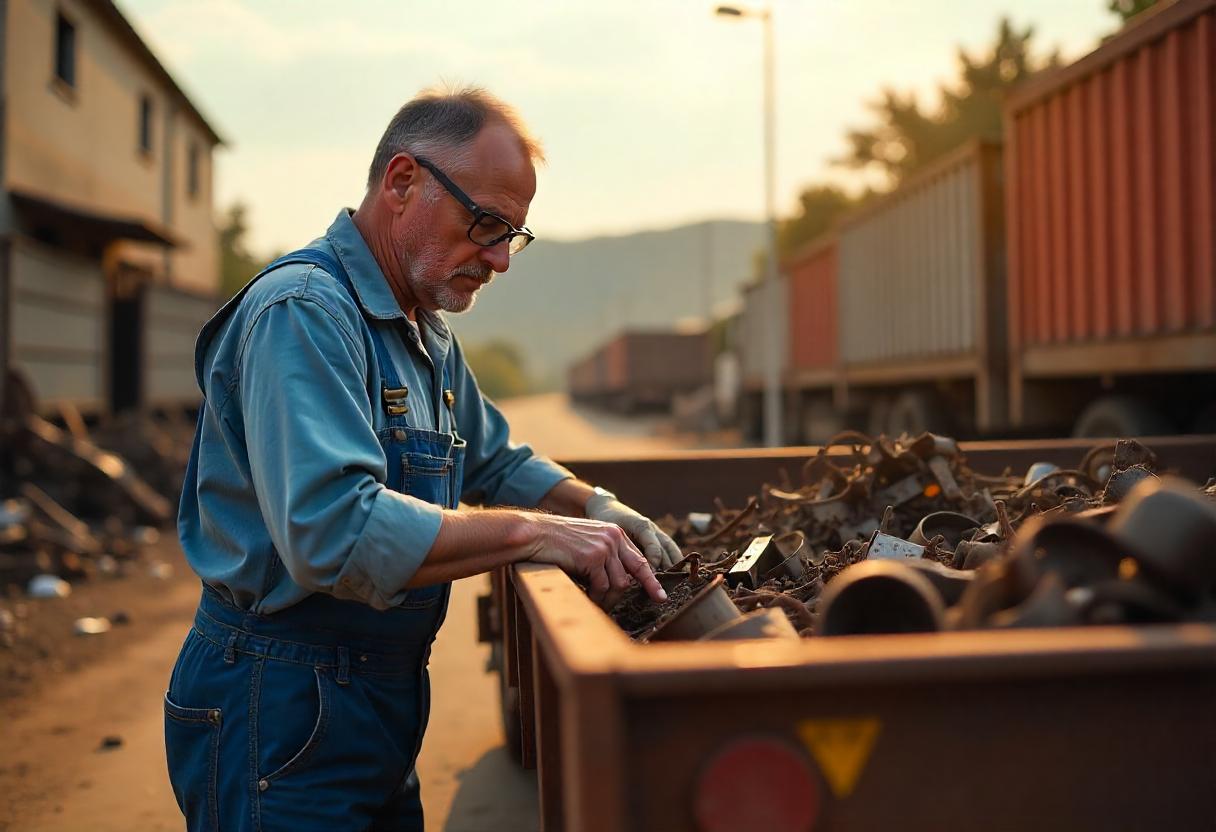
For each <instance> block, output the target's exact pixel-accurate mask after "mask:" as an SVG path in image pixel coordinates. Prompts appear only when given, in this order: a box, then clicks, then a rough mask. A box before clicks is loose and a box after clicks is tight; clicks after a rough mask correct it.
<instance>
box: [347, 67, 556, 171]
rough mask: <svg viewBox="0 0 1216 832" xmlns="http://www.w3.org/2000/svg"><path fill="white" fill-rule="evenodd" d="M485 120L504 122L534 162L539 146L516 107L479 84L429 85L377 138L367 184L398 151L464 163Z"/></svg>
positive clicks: (541, 155) (463, 165) (540, 158)
mask: <svg viewBox="0 0 1216 832" xmlns="http://www.w3.org/2000/svg"><path fill="white" fill-rule="evenodd" d="M489 123H499V124H505V125H506V126H507V127H508V128H510V129H511V131H512V132H514V133H515V135H516V136H518V137H519V143H520V147H521V148H523V150H524V152H525V153H527V154H528V158H529V159H531V160H532V161H533V162H543V161H544V160H545V153H544V150H543V149H542V148H541V145H540V142H538V141H537V140H536V139H535V138H534V137H533V136H532V135H531V134H530V133H529V132H528V128H527V127H526V126H524V123H523V121H522V120H521V119H520V117H519V115H518V114H517V113H516V112H515V110H514V109H513V108H512V107H511V106H510V105H508V104H506V103H505V102H503V101H501V100H500V99H498V98H496V97H495V96H493V95H491V94H490V93H489V92H487V91H486V90H484V89H482V88H481V87H460V88H432V89H428V90H423V91H422V92H421V93H420V94H419V95H418V96H417V97H415V98H414V99H412V100H411V101H408V102H406V104H405V106H403V107H402V108H401V109H400V110H398V111H397V114H396V115H395V116H393V119H392V121H390V122H389V123H388V127H387V128H386V129H385V131H384V135H383V136H381V137H380V143H379V144H377V145H376V154H375V156H373V157H372V164H371V167H370V168H369V169H368V172H367V187H368V189H369V190H370V189H372V188H375V187H377V186H378V185H379V184H380V180H381V179H383V178H384V172H385V171H386V170H388V165H389V162H391V161H392V160H393V157H394V156H396V155H397V154H398V153H409V154H411V155H414V156H424V157H426V158H428V159H430V160H431V161H433V162H435V163H436V164H440V163H442V164H444V165H445V166H447V167H451V168H452V169H454V170H461V169H464V168H467V167H468V164H469V159H468V147H469V145H471V144H472V142H473V139H475V138H476V137H477V134H478V133H480V132H481V129H482V128H483V127H485V126H486V125H487V124H489Z"/></svg>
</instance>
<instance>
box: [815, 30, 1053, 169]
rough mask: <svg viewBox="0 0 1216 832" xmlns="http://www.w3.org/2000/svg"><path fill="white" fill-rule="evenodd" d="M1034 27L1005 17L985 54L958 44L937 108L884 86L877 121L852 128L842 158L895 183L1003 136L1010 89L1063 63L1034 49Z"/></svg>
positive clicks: (874, 107) (876, 109)
mask: <svg viewBox="0 0 1216 832" xmlns="http://www.w3.org/2000/svg"><path fill="white" fill-rule="evenodd" d="M1033 36H1034V28H1033V27H1031V26H1027V27H1026V28H1025V29H1022V30H1021V31H1019V30H1017V29H1015V28H1014V26H1013V24H1012V23H1010V21H1009V20H1008V18H1004V19H1002V20H1001V22H1000V24H999V26H998V28H997V36H996V41H995V43H994V44H993V46H992V47H991V49H989V50H987V51H986V52H984V53H981V54H980V55H972V54H970V53H968V52H967V51H966V50H965V49H964V48H963V47H961V46H960V47H959V48H958V70H959V71H958V76H959V77H958V80H957V81H956V82H955V83H954V84H952V85H943V86H942V87H941V98H942V101H941V106H940V107H939V109H938V110H937V111H936V112H926V111H925V110H923V109H921V105H920V103H919V102H918V101H917V100H916V96H915V94H914V93H910V92H905V93H901V92H898V91H896V90H894V89H890V88H887V89H884V90H883V92H882V97H881V98H880V99H879V100H878V101H876V102H874V103H872V104H871V105H870V107H871V109H872V110H873V111H874V113H875V115H876V116H877V123H876V124H874V125H872V126H870V127H867V128H864V129H854V130H850V131H849V133H848V143H849V152H848V154H847V155H846V156H845V157H844V158H842V159H840V160H838V162H839V163H840V164H843V165H845V166H847V167H851V168H857V169H867V168H869V169H874V168H877V169H878V170H880V171H882V172H883V173H885V174H886V175H887V178H888V179H889V180H890V183H891V185H892V186H896V185H898V184H899V183H900V182H901V181H902V180H904V179H906V178H907V177H908V176H909V175H911V174H912V173H914V172H915V171H917V170H919V169H920V168H922V167H924V166H925V165H927V164H928V163H930V162H932V161H933V160H934V159H937V158H939V157H940V156H942V155H944V154H946V153H948V152H950V151H951V150H953V149H954V148H956V147H958V146H959V145H961V144H963V143H965V142H966V141H968V140H970V139H973V138H977V137H978V138H989V139H1000V138H1001V129H1002V121H1001V106H1002V101H1003V99H1004V96H1005V94H1006V93H1007V92H1008V91H1009V90H1010V89H1011V88H1012V87H1014V86H1015V85H1017V84H1019V83H1021V82H1022V81H1024V80H1026V79H1027V78H1028V77H1030V76H1031V75H1033V74H1034V73H1035V72H1037V71H1039V70H1041V69H1043V68H1045V67H1049V66H1055V65H1056V64H1058V62H1059V60H1058V56H1057V55H1055V54H1054V53H1053V54H1051V55H1049V56H1047V57H1046V58H1039V57H1036V56H1035V55H1034V53H1033V50H1032V48H1031V39H1032V38H1033Z"/></svg>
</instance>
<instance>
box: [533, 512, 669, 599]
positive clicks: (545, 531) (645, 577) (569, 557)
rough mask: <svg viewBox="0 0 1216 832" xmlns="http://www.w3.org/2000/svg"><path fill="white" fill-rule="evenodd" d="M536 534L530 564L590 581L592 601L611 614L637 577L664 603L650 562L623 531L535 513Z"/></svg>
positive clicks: (596, 521)
mask: <svg viewBox="0 0 1216 832" xmlns="http://www.w3.org/2000/svg"><path fill="white" fill-rule="evenodd" d="M529 519H530V520H531V522H533V523H535V524H537V525H536V526H535V528H534V529H533V535H532V543H531V546H530V547H529V548H530V550H531V552H530V555H529V557H528V558H527V559H528V560H532V561H536V562H538V563H552V564H555V565H557V566H560V567H561V568H562V569H564V570H565V571H567V572H569V573H571V574H572V575H574V576H576V577H581V578H584V579H586V581H587V586H588V594H589V595H590V596H591V600H593V601H595V602H596V603H597V604H600V605H601V606H603V607H604V608H606V609H608V608H611V607H613V606H615V605H616V602H617V601H619V600H620V599H621V596H622V595H623V594H624V592H625V590H626V589H627V588H628V587H629V585H630V580H629V578H630V576H632V577H633V579H634V580H636V581H637V582H638V583H639V584H640V585H641V587H642V589H643V590H644V591H645V592H646V594H647V595H649V596H650V597H651V599H652V600H654V601H657V602H662V601H666V600H667V593H666V592H664V591H663V588H662V587H661V586H659V581H658V579H657V578H655V576H654V572H653V571H652V570H651V568H650V564H649V563H647V562H646V558H645V557H643V556H642V553H641V552H639V551H638V549H637V547H636V546H634V545H633V542H632V541H630V539H629V537H628V536H627V535H626V534H625V532H624V531H622V529H621V527H620V526H618V525H615V524H612V523H602V522H600V521H598V520H584V519H582V518H575V517H558V516H554V515H551V514H531V515H529Z"/></svg>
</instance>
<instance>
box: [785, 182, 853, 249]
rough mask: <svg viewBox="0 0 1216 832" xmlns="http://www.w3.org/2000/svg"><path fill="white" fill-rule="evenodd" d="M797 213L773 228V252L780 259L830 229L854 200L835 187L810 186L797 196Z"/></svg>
mask: <svg viewBox="0 0 1216 832" xmlns="http://www.w3.org/2000/svg"><path fill="white" fill-rule="evenodd" d="M798 202H799V208H800V210H799V212H798V213H797V214H795V215H794V216H792V217H790V218H789V219H786V220H782V221H781V222H780V223H779V224H778V225H777V251H778V252H779V253H780V255H781V256H782V257H788V256H789V255H791V254H793V253H794V252H795V251H797V250H798V248H799V247H800V246H801V245H803V244H804V243H808V242H810V241H811V240H813V239H815V238H816V237H818V236H819V235H820V234H822V233H824V232H825V231H827V230H828V229H829V228H831V227H832V223H833V222H835V221H836V218H837V217H839V216H840V215H841V214H843V213H845V212H846V211H848V210H849V209H850V208H852V207H853V205H854V204H855V200H854V199H853V198H852V197H850V196H849V195H848V194H846V193H845V192H844V191H842V190H840V188H837V187H836V186H835V185H812V186H811V187H809V188H807V189H806V190H804V191H803V192H802V193H801V194H800V195H799V197H798Z"/></svg>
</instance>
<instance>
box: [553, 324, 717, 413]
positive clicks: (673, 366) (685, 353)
mask: <svg viewBox="0 0 1216 832" xmlns="http://www.w3.org/2000/svg"><path fill="white" fill-rule="evenodd" d="M712 382H713V357H712V355H711V354H710V343H709V333H707V332H694V333H684V332H668V331H646V330H632V331H626V332H623V333H621V334H620V335H617V336H616V337H615V338H613V339H612V340H610V341H608V342H607V343H606V344H604V345H602V346H601V347H600V348H599V349H597V350H596V351H595V352H594V353H592V354H591V355H590V356H588V357H587V358H584V359H583V360H582V361H580V362H578V363H576V364H575V365H573V366H572V367H571V368H570V371H569V373H568V384H569V389H570V391H571V394H572V395H573V396H574V398H575V400H576V401H582V402H588V403H596V404H599V405H601V406H603V407H607V408H608V409H610V410H615V411H618V412H621V413H635V412H641V411H668V410H670V408H671V405H672V401H673V400H674V398H675V397H676V396H679V395H682V394H686V393H692V392H694V391H697V390H701V389H704V388H708V387H709V386H710V384H712Z"/></svg>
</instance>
